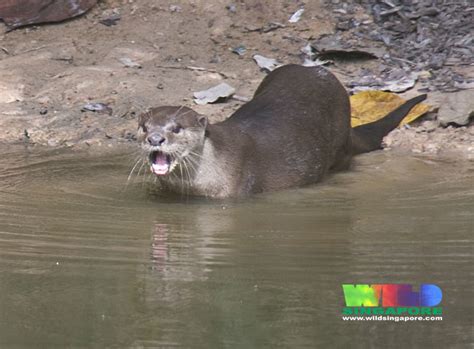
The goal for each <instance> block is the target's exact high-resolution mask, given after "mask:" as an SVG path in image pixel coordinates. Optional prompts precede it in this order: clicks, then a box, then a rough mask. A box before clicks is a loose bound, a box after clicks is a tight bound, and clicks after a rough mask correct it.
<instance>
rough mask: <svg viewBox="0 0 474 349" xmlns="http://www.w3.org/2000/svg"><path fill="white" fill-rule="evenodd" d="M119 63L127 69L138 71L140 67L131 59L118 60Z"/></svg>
mask: <svg viewBox="0 0 474 349" xmlns="http://www.w3.org/2000/svg"><path fill="white" fill-rule="evenodd" d="M119 61H120V63H122V64H123V65H124V66H126V67H127V68H138V69H140V68H141V67H142V66H141V64H140V63H137V62H135V61H133V60H132V59H130V58H128V57H122V58H119Z"/></svg>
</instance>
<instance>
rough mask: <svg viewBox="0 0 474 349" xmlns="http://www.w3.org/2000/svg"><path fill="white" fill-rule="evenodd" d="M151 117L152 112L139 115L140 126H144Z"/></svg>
mask: <svg viewBox="0 0 474 349" xmlns="http://www.w3.org/2000/svg"><path fill="white" fill-rule="evenodd" d="M149 117H150V113H148V112H147V113H141V114H140V115H139V116H138V127H142V126H143V125H145V122H146V121H147V120H148V118H149Z"/></svg>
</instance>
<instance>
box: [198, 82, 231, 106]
mask: <svg viewBox="0 0 474 349" xmlns="http://www.w3.org/2000/svg"><path fill="white" fill-rule="evenodd" d="M234 93H235V89H234V88H233V87H232V86H230V85H228V84H226V83H225V82H223V83H221V84H219V85H217V86H214V87H211V88H210V89H207V90H204V91H198V92H194V102H195V103H196V104H199V105H203V104H207V103H214V102H217V101H218V100H219V99H221V98H228V97H230V96H232V95H233V94H234Z"/></svg>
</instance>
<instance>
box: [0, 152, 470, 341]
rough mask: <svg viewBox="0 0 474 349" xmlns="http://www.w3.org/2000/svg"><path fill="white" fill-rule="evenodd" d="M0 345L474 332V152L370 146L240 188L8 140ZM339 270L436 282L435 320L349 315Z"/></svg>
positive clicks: (390, 337)
mask: <svg viewBox="0 0 474 349" xmlns="http://www.w3.org/2000/svg"><path fill="white" fill-rule="evenodd" d="M2 153H3V154H2V156H1V158H0V347H1V348H29V347H32V348H34V347H38V348H40V347H41V348H66V347H71V348H76V347H96V348H105V347H113V348H129V347H132V348H141V347H145V348H148V347H150V348H161V347H185V348H222V347H229V348H262V347H269V348H276V347H282V348H303V347H308V348H309V347H311V348H316V347H317V348H351V347H361V348H370V347H373V348H376V347H381V346H383V347H394V348H395V347H406V348H415V347H428V346H430V347H433V348H462V347H469V346H471V345H472V344H473V337H472V315H471V314H472V311H473V307H472V299H473V289H474V287H473V286H474V285H473V280H474V278H473V268H472V263H473V258H472V256H473V245H472V234H473V231H474V229H473V228H474V227H473V213H474V178H473V177H474V176H473V175H474V172H473V170H474V166H473V164H472V163H468V162H460V161H459V162H456V161H449V162H447V161H431V160H427V159H418V158H414V157H400V156H394V155H389V154H387V153H383V152H379V153H373V154H368V155H365V156H362V157H359V158H358V159H357V161H356V166H355V168H354V170H353V171H351V172H348V173H343V174H339V175H337V176H334V177H331V178H330V179H329V180H328V181H326V182H325V183H324V184H322V185H317V186H313V187H311V188H304V189H298V190H292V191H287V192H281V193H276V194H269V195H261V196H256V197H253V198H250V199H246V200H238V201H218V202H216V201H214V202H213V201H206V200H203V199H185V198H180V197H178V198H169V197H162V196H160V195H159V194H157V193H155V192H154V191H153V190H151V189H150V188H149V187H148V186H147V185H143V184H142V183H141V180H140V179H135V181H134V182H133V183H131V184H130V185H128V187H127V186H126V179H127V174H128V171H129V169H130V165H131V162H132V160H131V159H130V155H106V156H100V157H97V156H94V157H92V156H90V155H85V154H78V153H72V152H68V151H51V150H49V151H40V150H24V149H15V148H3V149H2ZM342 283H355V284H357V283H411V284H413V285H419V284H420V283H433V284H437V285H439V286H440V287H441V288H442V290H443V297H444V298H443V301H442V304H441V306H442V307H443V315H444V319H443V321H441V322H409V323H394V322H344V321H343V320H342V319H341V309H342V307H343V305H344V299H343V296H342V290H341V284H342Z"/></svg>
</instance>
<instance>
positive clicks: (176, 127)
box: [171, 125, 183, 133]
mask: <svg viewBox="0 0 474 349" xmlns="http://www.w3.org/2000/svg"><path fill="white" fill-rule="evenodd" d="M182 129H183V127H182V126H181V125H176V126H175V127H173V129H172V130H171V131H173V133H180V132H181V130H182Z"/></svg>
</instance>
